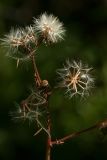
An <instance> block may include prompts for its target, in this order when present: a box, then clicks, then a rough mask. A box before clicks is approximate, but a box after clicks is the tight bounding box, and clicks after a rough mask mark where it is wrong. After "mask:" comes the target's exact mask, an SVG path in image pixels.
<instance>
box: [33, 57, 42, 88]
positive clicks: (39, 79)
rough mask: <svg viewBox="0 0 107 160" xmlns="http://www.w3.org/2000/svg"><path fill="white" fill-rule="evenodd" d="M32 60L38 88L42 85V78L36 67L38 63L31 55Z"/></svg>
mask: <svg viewBox="0 0 107 160" xmlns="http://www.w3.org/2000/svg"><path fill="white" fill-rule="evenodd" d="M31 60H32V64H33V69H34V77H35V83H36V85H37V86H40V85H41V78H40V75H39V72H38V69H37V66H36V62H35V56H34V55H31Z"/></svg>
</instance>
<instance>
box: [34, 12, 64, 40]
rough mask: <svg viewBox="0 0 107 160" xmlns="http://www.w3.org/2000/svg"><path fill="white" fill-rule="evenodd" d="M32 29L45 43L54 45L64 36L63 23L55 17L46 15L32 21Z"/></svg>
mask: <svg viewBox="0 0 107 160" xmlns="http://www.w3.org/2000/svg"><path fill="white" fill-rule="evenodd" d="M34 28H35V30H36V31H37V32H39V34H41V36H43V38H44V40H45V41H46V42H52V43H56V42H58V41H59V40H62V39H63V37H64V34H65V29H64V27H63V23H61V22H60V21H59V19H58V18H57V17H54V16H53V15H52V14H50V15H48V14H47V13H44V14H42V15H41V16H40V17H39V18H38V19H34Z"/></svg>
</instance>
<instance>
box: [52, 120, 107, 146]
mask: <svg viewBox="0 0 107 160" xmlns="http://www.w3.org/2000/svg"><path fill="white" fill-rule="evenodd" d="M106 127H107V119H105V120H104V121H102V122H98V123H96V124H95V125H92V126H91V127H89V128H86V129H83V130H81V131H77V132H73V133H71V134H69V135H67V136H65V137H63V138H60V139H57V140H54V141H51V145H59V144H63V143H64V142H65V141H67V140H70V139H73V138H76V137H77V136H79V135H81V134H83V133H86V132H89V131H92V130H94V129H103V128H106Z"/></svg>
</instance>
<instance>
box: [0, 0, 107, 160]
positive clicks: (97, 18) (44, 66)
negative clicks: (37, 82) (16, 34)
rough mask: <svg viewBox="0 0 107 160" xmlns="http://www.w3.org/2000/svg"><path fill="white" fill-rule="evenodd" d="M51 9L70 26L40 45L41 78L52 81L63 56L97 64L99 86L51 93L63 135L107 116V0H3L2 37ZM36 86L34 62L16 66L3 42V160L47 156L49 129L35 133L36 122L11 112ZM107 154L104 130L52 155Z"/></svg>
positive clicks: (67, 158) (66, 158) (65, 158)
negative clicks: (77, 94) (80, 92)
mask: <svg viewBox="0 0 107 160" xmlns="http://www.w3.org/2000/svg"><path fill="white" fill-rule="evenodd" d="M44 11H47V12H48V13H53V14H54V15H56V16H58V17H59V19H60V20H61V21H63V22H64V26H65V28H66V36H65V40H64V41H63V42H61V43H58V44H56V45H52V46H48V47H46V46H45V45H43V46H41V47H40V49H39V50H38V51H37V53H38V54H37V65H38V68H39V70H40V73H41V77H42V78H43V79H48V80H49V82H50V84H51V85H52V87H53V86H54V85H55V83H56V79H57V76H56V72H55V71H56V69H57V68H60V67H62V64H63V62H64V61H65V60H66V59H67V58H69V59H71V60H73V59H76V60H79V59H81V60H82V61H83V62H85V63H88V64H89V66H93V68H94V70H93V76H94V77H95V88H94V89H93V90H92V91H91V94H90V96H89V97H88V98H87V99H85V100H84V99H83V100H81V99H79V98H72V99H71V100H68V99H66V98H64V96H63V92H62V91H61V90H60V91H55V92H54V94H53V96H52V97H51V99H50V104H51V108H50V110H51V114H52V123H53V126H52V135H53V137H54V138H57V137H62V136H64V135H66V134H67V133H71V132H73V131H78V130H80V129H83V128H86V127H89V126H91V125H92V124H94V123H96V122H98V121H100V120H102V119H104V118H106V117H107V1H106V0H47V1H45V0H44V1H43V0H30V1H29V0H19V1H18V0H0V38H3V35H4V34H6V33H8V32H9V30H10V28H11V26H15V27H16V26H26V25H28V24H31V23H32V19H33V17H36V16H38V15H40V14H41V13H43V12H44ZM32 86H33V75H32V71H31V65H30V63H24V64H21V65H20V66H19V68H18V69H17V68H16V61H14V60H12V59H10V58H8V57H6V56H5V52H4V50H3V49H2V47H0V160H24V159H26V160H44V159H45V149H46V147H45V142H46V134H44V133H43V132H42V133H41V134H40V135H38V136H36V137H34V136H33V134H34V133H35V126H33V125H32V124H29V123H27V122H26V123H23V122H20V123H14V122H13V121H11V117H10V116H9V113H10V111H12V110H14V108H15V106H14V102H18V103H20V101H21V100H22V99H24V98H25V97H26V96H27V95H28V94H29V88H30V87H32ZM58 159H60V160H85V159H87V160H90V159H91V160H103V159H107V137H106V136H104V135H103V134H102V133H101V132H100V131H97V130H95V131H92V132H89V133H86V134H84V135H81V136H79V137H78V138H75V139H73V140H71V141H69V142H66V143H65V144H64V145H61V146H56V147H53V149H52V160H58Z"/></svg>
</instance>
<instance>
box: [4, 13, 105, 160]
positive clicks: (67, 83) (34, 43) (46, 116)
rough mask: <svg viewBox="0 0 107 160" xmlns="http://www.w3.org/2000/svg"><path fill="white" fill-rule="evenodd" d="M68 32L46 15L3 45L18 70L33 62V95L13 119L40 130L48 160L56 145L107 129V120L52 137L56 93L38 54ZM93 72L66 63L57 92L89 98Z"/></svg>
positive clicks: (16, 31)
mask: <svg viewBox="0 0 107 160" xmlns="http://www.w3.org/2000/svg"><path fill="white" fill-rule="evenodd" d="M64 35H65V28H64V26H63V23H61V22H60V21H59V19H58V18H57V17H54V16H53V15H52V14H51V15H48V14H47V13H44V14H41V15H40V16H39V17H38V18H34V23H33V24H32V25H30V26H27V27H25V28H16V29H14V28H12V29H11V31H10V33H9V34H7V35H5V37H4V38H3V39H2V45H3V46H4V47H6V48H7V55H8V56H9V57H11V58H13V59H16V60H17V67H18V66H19V63H20V61H23V60H25V59H29V60H30V61H31V62H32V66H33V71H34V81H35V88H34V89H33V90H32V91H31V93H30V95H29V96H28V97H27V98H26V99H25V100H22V102H21V103H20V105H18V106H17V110H16V112H14V113H12V116H14V119H16V120H19V119H21V120H22V119H23V120H26V119H27V120H29V121H30V122H32V121H33V122H35V124H36V126H37V127H38V130H37V131H35V133H34V135H37V134H39V133H40V132H41V131H42V130H44V132H46V134H47V151H46V160H50V159H51V148H52V146H53V145H58V144H62V143H64V142H65V141H66V140H69V139H72V138H74V137H76V136H78V135H80V134H82V133H85V132H87V131H90V130H92V129H95V128H98V129H102V128H103V129H104V128H106V127H107V120H104V121H102V122H99V123H97V124H95V125H93V126H92V127H90V128H87V129H84V130H82V131H78V132H74V133H71V134H69V135H67V136H65V137H63V138H59V139H57V140H53V139H52V137H51V125H52V124H51V114H50V106H49V103H48V101H49V98H50V96H51V95H52V93H53V90H52V89H51V87H50V84H49V82H48V80H42V79H41V76H40V73H39V71H38V68H37V66H36V59H35V56H36V51H37V49H39V46H40V45H42V43H45V44H46V46H48V45H51V44H52V43H57V42H59V41H61V40H63V39H64ZM91 70H92V68H90V67H88V66H87V65H84V64H83V63H82V61H79V62H76V61H74V60H73V61H70V60H69V59H68V60H67V61H66V62H65V64H64V65H63V68H62V69H58V70H57V74H58V76H59V79H58V80H59V82H58V84H57V87H55V88H56V89H59V88H66V92H65V95H67V98H69V99H71V98H72V97H73V96H77V95H78V96H80V97H84V96H85V95H86V96H87V95H89V91H90V89H91V88H92V87H93V85H94V79H93V77H92V75H91Z"/></svg>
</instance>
